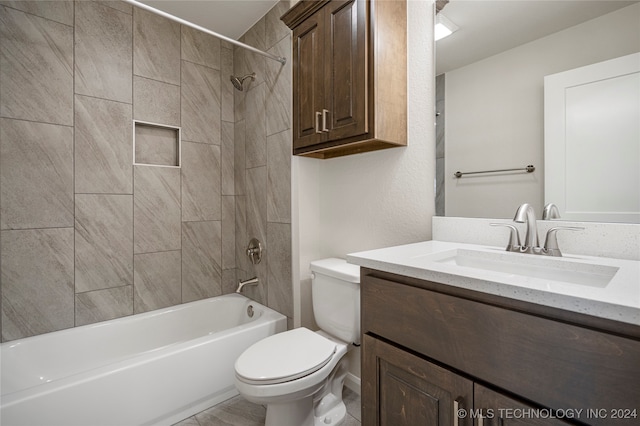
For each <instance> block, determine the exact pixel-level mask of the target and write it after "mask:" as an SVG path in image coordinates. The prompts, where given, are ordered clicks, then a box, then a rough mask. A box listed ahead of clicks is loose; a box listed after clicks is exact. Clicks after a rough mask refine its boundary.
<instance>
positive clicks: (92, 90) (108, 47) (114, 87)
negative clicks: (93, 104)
mask: <svg viewBox="0 0 640 426" xmlns="http://www.w3.org/2000/svg"><path fill="white" fill-rule="evenodd" d="M131 20H132V18H131V15H128V14H126V13H123V12H120V11H118V10H116V9H113V8H111V7H108V6H105V5H103V4H101V3H98V2H93V1H80V2H76V19H75V22H76V25H75V49H76V50H75V52H76V53H75V54H76V57H75V91H76V93H79V94H83V95H90V96H95V97H98V98H104V99H111V100H114V101H120V102H127V103H131V102H132V99H131V87H132V84H133V83H132V77H133V76H132V69H133V60H132V39H133V36H132V29H131Z"/></svg>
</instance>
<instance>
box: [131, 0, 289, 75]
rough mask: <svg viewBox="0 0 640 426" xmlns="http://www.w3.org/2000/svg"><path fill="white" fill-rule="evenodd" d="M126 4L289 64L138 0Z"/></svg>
mask: <svg viewBox="0 0 640 426" xmlns="http://www.w3.org/2000/svg"><path fill="white" fill-rule="evenodd" d="M124 2H126V3H129V4H132V5H134V6H136V7H139V8H141V9H145V10H148V11H149V12H152V13H155V14H157V15H160V16H163V17H165V18H167V19H171V20H172V21H175V22H178V23H180V24H182V25H186V26H187V27H191V28H194V29H196V30H199V31H202V32H205V33H207V34H210V35H212V36H214V37H218V38H219V39H222V40H224V41H226V42H229V43H231V44H234V45H236V46H238V47H242V48H243V49H247V50H250V51H252V52H254V53H257V54H258V55H262V56H265V57H267V58H269V59H273V60H274V61H278V62H280V63H281V64H282V65H284V64H286V63H287V58H283V57H282V56H276V55H273V54H271V53H268V52H264V51H262V50H260V49H256V48H255V47H253V46H249V45H248V44H244V43H242V42H240V41H237V40H234V39H232V38H229V37H227V36H224V35H222V34H218V33H216V32H214V31H211V30H209V29H206V28H204V27H201V26H200V25H196V24H194V23H193V22H189V21H187V20H184V19H182V18H178V17H177V16H174V15H171V14H170V13H167V12H163V11H162V10H159V9H156V8H155V7H151V6H148V5H146V4H144V3H141V2H139V1H136V0H124Z"/></svg>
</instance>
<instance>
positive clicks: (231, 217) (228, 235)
mask: <svg viewBox="0 0 640 426" xmlns="http://www.w3.org/2000/svg"><path fill="white" fill-rule="evenodd" d="M235 216H236V200H235V197H233V196H230V195H225V196H223V197H222V269H232V268H235V267H236V249H235V247H236V219H235Z"/></svg>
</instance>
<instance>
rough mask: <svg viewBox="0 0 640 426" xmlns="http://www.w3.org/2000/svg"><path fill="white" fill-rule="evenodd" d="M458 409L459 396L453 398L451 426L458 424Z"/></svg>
mask: <svg viewBox="0 0 640 426" xmlns="http://www.w3.org/2000/svg"><path fill="white" fill-rule="evenodd" d="M459 411H460V398H456V399H454V400H453V426H458V425H459V419H460V418H459V417H458V412H459Z"/></svg>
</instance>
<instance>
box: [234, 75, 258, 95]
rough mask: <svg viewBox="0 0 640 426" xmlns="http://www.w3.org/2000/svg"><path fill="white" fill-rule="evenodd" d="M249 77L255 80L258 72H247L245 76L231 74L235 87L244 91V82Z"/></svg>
mask: <svg viewBox="0 0 640 426" xmlns="http://www.w3.org/2000/svg"><path fill="white" fill-rule="evenodd" d="M247 78H250V79H251V80H255V79H256V73H255V72H254V73H251V74H247V75H245V76H244V77H234V76H231V77H230V80H231V83H232V84H233V87H235V88H236V89H238V90H239V91H241V92H242V90H243V87H242V83H244V81H245V80H246V79H247Z"/></svg>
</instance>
